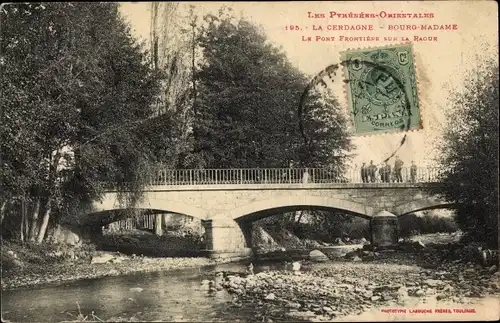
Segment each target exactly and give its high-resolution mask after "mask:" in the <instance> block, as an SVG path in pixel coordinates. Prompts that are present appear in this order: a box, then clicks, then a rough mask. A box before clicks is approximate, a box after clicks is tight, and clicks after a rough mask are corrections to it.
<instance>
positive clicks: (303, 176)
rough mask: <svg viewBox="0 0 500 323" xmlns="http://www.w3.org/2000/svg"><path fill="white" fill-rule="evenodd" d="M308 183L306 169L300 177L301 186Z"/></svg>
mask: <svg viewBox="0 0 500 323" xmlns="http://www.w3.org/2000/svg"><path fill="white" fill-rule="evenodd" d="M308 182H309V171H308V170H307V168H306V170H305V171H304V174H303V175H302V184H307V183H308Z"/></svg>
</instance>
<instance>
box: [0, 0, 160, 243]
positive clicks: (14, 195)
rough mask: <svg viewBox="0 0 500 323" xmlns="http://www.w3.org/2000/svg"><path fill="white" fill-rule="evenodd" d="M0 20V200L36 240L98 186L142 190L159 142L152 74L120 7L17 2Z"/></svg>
mask: <svg viewBox="0 0 500 323" xmlns="http://www.w3.org/2000/svg"><path fill="white" fill-rule="evenodd" d="M1 15H2V16H1V18H2V30H1V38H2V43H1V46H2V48H1V53H2V57H1V64H2V65H1V67H2V76H1V81H0V82H1V87H2V94H3V101H2V116H1V117H2V122H0V138H1V139H0V145H1V152H2V160H1V167H0V176H1V180H0V182H1V183H2V194H3V196H1V199H2V202H5V203H7V204H9V203H10V204H11V205H12V206H13V207H15V202H16V201H19V200H23V201H25V202H27V203H28V204H29V207H28V208H29V209H30V213H31V214H32V215H33V223H34V224H36V223H38V226H39V230H38V234H37V240H38V242H41V241H42V240H43V238H44V236H45V230H46V228H47V225H48V221H49V217H50V215H51V214H52V213H55V214H57V215H61V214H68V213H70V212H71V211H74V210H73V208H74V207H76V205H78V204H79V202H81V201H82V200H90V199H95V198H99V197H100V195H101V194H102V193H103V189H104V185H103V183H106V182H110V183H113V184H114V185H115V187H116V188H117V189H118V190H119V191H121V192H125V191H133V192H138V191H139V189H140V187H141V186H142V185H143V184H144V182H145V180H146V177H147V176H148V174H149V173H150V165H151V164H152V162H153V161H154V160H155V159H156V153H155V152H156V151H157V148H158V145H160V144H161V142H158V140H156V141H155V138H157V137H156V136H160V137H161V135H162V131H161V127H156V128H155V127H154V122H155V121H154V119H153V121H151V120H152V119H151V117H152V116H153V110H152V103H153V100H154V98H155V95H156V92H157V90H158V75H155V73H154V72H153V71H152V70H151V68H150V64H149V62H148V60H147V56H146V53H145V52H144V50H143V48H142V46H141V45H139V44H137V43H136V42H135V40H134V39H133V38H132V36H131V34H130V31H129V28H128V26H127V25H126V24H125V23H124V21H123V20H122V19H121V17H120V15H119V12H118V5H117V4H113V3H48V4H34V3H33V4H15V5H7V6H4V7H3V11H2V13H1ZM152 129H154V130H155V131H158V132H156V133H155V135H156V136H150V134H151V131H152ZM40 203H41V210H43V214H44V216H43V218H41V219H38V221H37V219H36V216H35V215H36V213H37V212H35V210H37V205H38V204H40ZM31 238H32V237H31ZM32 239H33V238H32Z"/></svg>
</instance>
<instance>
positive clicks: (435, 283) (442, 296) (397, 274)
mask: <svg viewBox="0 0 500 323" xmlns="http://www.w3.org/2000/svg"><path fill="white" fill-rule="evenodd" d="M418 254H419V255H422V254H424V255H425V253H423V252H419V253H418ZM434 254H435V255H436V256H437V255H438V252H434ZM402 258H407V259H406V261H405V262H407V263H413V265H405V264H397V262H401V260H402ZM420 258H421V257H419V256H416V255H415V253H413V254H412V253H411V252H400V253H398V252H387V253H380V254H379V256H378V257H376V259H371V260H369V261H363V262H359V261H355V262H353V261H347V260H342V261H335V262H328V263H323V264H312V265H308V264H305V265H303V266H302V268H301V270H300V272H298V273H295V272H293V271H278V272H261V273H258V274H256V275H248V276H246V277H240V276H236V275H225V277H224V279H223V280H222V281H221V283H220V284H221V286H222V287H223V288H225V289H227V290H228V291H229V292H230V293H232V294H233V295H234V301H233V305H232V306H233V308H235V309H239V310H240V309H243V308H245V309H247V308H251V309H252V310H253V311H254V312H255V313H256V314H255V315H256V319H257V320H258V321H263V322H266V321H267V322H272V321H329V320H342V319H343V318H345V317H351V318H352V317H353V315H354V316H356V315H360V314H362V313H366V312H370V311H371V312H372V313H373V312H377V313H379V312H380V311H381V309H383V308H389V309H391V308H392V309H393V308H396V309H398V308H399V309H401V308H415V306H417V304H424V306H425V304H427V306H431V305H430V304H433V305H432V306H434V307H436V306H441V305H442V306H444V307H446V306H447V308H450V306H455V307H456V306H462V307H463V306H465V307H466V308H469V309H471V308H476V307H475V306H476V305H473V303H477V302H479V303H481V302H482V301H483V300H491V299H492V298H494V297H496V296H497V295H498V294H499V291H500V290H499V279H500V274H499V272H498V271H497V267H496V266H491V267H482V266H480V265H477V264H473V263H462V262H458V261H441V262H440V263H436V264H435V266H434V268H423V267H422V266H420V265H418V264H415V263H416V262H417V263H418V261H417V260H418V259H420ZM424 258H425V259H426V260H427V261H428V260H429V259H428V257H424ZM395 260H397V261H395ZM394 262H396V263H394ZM215 283H217V282H215ZM450 304H452V305H450ZM498 304H500V303H499V302H498V300H497V302H496V305H497V306H496V308H491V311H492V312H491V311H490V314H491V313H493V314H495V313H497V315H498V311H499V305H498ZM467 306H468V307H467ZM434 307H433V308H434ZM409 314H410V313H408V315H409ZM476 314H477V313H476ZM485 314H487V313H486V312H485ZM384 315H385V316H384ZM391 315H392V316H391ZM459 315H462V316H461V319H462V320H463V319H467V316H464V315H474V314H473V313H460V314H459ZM382 316H384V318H385V320H393V319H394V314H387V313H382ZM427 317H430V316H429V315H427ZM472 318H473V317H472V316H470V319H472ZM413 319H414V320H416V319H420V318H416V317H415V316H413Z"/></svg>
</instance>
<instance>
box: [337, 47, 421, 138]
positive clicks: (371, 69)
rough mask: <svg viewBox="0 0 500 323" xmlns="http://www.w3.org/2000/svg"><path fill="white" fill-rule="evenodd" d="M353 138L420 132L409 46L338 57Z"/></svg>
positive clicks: (349, 53) (361, 50)
mask: <svg viewBox="0 0 500 323" xmlns="http://www.w3.org/2000/svg"><path fill="white" fill-rule="evenodd" d="M341 60H342V64H343V66H344V73H345V77H346V84H347V100H348V103H349V108H350V112H351V114H352V118H353V122H354V127H355V134H358V135H362V134H373V133H386V132H394V131H408V130H412V129H420V128H421V118H420V107H419V101H418V91H417V80H416V73H415V66H414V61H413V51H412V46H411V44H403V45H395V46H386V47H381V48H370V49H359V50H348V51H345V52H342V53H341Z"/></svg>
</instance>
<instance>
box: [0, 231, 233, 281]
mask: <svg viewBox="0 0 500 323" xmlns="http://www.w3.org/2000/svg"><path fill="white" fill-rule="evenodd" d="M230 261H231V260H230V259H227V260H218V259H217V260H215V259H209V258H203V257H182V258H154V257H146V256H136V255H131V256H129V255H124V254H121V253H118V252H103V251H94V250H89V249H88V248H81V247H80V248H64V249H58V247H56V246H53V245H44V246H35V245H29V246H26V245H24V246H21V245H18V244H15V243H10V242H6V241H2V277H1V289H2V290H10V289H17V288H25V287H34V286H43V285H60V284H64V283H68V282H73V281H78V280H85V279H96V278H101V277H107V276H120V275H127V274H132V273H138V272H154V271H165V270H174V269H182V268H193V267H194V268H196V267H203V266H210V265H215V264H220V263H227V262H230ZM6 267H7V268H6Z"/></svg>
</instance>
